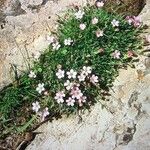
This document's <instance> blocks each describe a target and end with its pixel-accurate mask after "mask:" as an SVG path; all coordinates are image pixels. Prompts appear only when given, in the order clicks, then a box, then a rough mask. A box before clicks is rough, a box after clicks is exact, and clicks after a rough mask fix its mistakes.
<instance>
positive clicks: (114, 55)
mask: <svg viewBox="0 0 150 150" xmlns="http://www.w3.org/2000/svg"><path fill="white" fill-rule="evenodd" d="M120 55H121V54H120V51H118V50H115V52H114V53H113V54H112V56H113V57H114V58H115V59H119V58H120Z"/></svg>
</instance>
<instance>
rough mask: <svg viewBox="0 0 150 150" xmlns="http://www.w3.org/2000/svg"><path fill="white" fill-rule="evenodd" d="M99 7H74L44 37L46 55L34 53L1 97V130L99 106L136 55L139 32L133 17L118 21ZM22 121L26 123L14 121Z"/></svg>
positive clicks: (116, 16) (120, 18)
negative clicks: (30, 60) (29, 67)
mask: <svg viewBox="0 0 150 150" xmlns="http://www.w3.org/2000/svg"><path fill="white" fill-rule="evenodd" d="M101 7H102V4H100V3H98V4H97V5H95V6H87V7H84V8H78V7H77V8H74V9H71V10H69V11H68V12H67V14H65V15H64V16H63V17H61V18H59V20H58V24H59V26H58V31H57V33H52V34H51V35H49V36H48V37H47V40H49V43H50V45H49V47H48V48H47V50H46V51H45V52H43V53H36V54H35V55H34V65H33V67H32V68H31V69H30V70H29V71H28V72H26V73H24V74H23V75H22V76H21V77H20V78H19V79H18V81H17V82H15V83H13V84H12V85H11V86H9V87H7V88H5V89H3V90H2V91H1V92H0V119H1V126H0V127H1V130H3V131H5V129H8V128H9V129H10V128H11V127H12V124H13V125H15V126H20V125H24V124H25V123H26V122H27V121H28V120H29V121H31V118H32V116H33V115H34V116H36V117H35V118H36V119H40V120H41V121H43V120H44V119H45V117H48V116H51V114H63V113H65V114H71V113H76V112H77V111H78V110H80V109H81V110H84V109H89V108H90V106H91V105H93V104H94V103H95V102H97V101H101V100H104V96H105V95H106V94H108V93H109V89H110V88H111V87H112V86H113V81H114V79H115V78H116V76H117V75H118V70H119V68H125V67H126V66H127V65H128V64H130V63H132V61H133V60H134V56H136V55H137V50H138V49H139V48H140V46H141V42H140V40H139V39H138V35H139V33H140V31H141V29H142V28H141V27H142V26H141V21H140V19H139V18H138V17H135V16H119V15H117V14H113V13H108V12H106V11H105V10H103V9H102V8H101ZM24 107H25V108H24ZM21 117H23V118H25V119H22V120H19V121H18V120H17V119H16V118H21ZM33 120H34V119H33V118H32V121H33ZM27 123H28V124H27V125H26V126H25V127H28V125H29V124H30V122H27ZM32 123H33V122H32ZM13 129H15V130H17V131H20V130H21V129H22V128H19V129H18V128H17V127H14V128H13ZM9 131H10V130H9ZM9 131H8V132H9ZM21 131H22V130H21ZM8 132H6V133H8Z"/></svg>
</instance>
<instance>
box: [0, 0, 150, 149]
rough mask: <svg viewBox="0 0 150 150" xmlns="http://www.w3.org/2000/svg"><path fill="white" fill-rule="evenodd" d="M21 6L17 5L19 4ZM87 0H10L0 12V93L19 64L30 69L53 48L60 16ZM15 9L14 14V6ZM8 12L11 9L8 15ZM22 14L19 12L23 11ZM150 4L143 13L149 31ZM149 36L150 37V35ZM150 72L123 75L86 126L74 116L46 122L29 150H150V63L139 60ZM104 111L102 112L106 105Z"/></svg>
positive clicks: (2, 4)
mask: <svg viewBox="0 0 150 150" xmlns="http://www.w3.org/2000/svg"><path fill="white" fill-rule="evenodd" d="M16 2H17V3H16ZM85 2H86V0H74V1H73V0H60V1H58V2H57V1H55V2H53V1H51V0H43V1H42V0H28V1H27V0H18V1H17V0H16V1H15V0H12V1H10V0H5V1H1V2H0V7H1V8H2V9H1V10H0V14H1V12H4V11H3V10H5V13H4V14H3V18H5V22H2V23H0V26H1V29H0V88H2V87H3V86H4V85H7V84H9V83H10V82H12V80H13V78H14V77H13V69H12V67H11V65H10V64H14V65H16V66H17V68H18V69H20V70H22V69H24V68H28V63H29V61H30V60H32V59H33V58H32V54H35V53H37V52H42V51H43V50H44V49H45V48H47V46H48V41H47V39H46V36H47V34H48V33H49V32H51V31H52V30H56V19H57V18H56V14H60V13H61V12H62V11H64V10H65V9H66V8H67V7H68V6H69V5H71V4H72V3H77V4H80V5H85ZM14 3H15V4H16V5H15V6H16V8H15V9H14V7H12V6H13V4H14ZM6 6H7V9H5V8H6ZM18 8H19V9H18ZM149 13H150V0H147V5H146V6H145V8H144V10H143V11H142V13H141V17H142V20H143V22H144V23H146V24H147V25H149V26H150V15H149ZM147 32H150V31H149V29H148V30H147ZM146 34H147V33H146ZM139 58H140V61H141V62H140V63H142V64H144V65H145V66H146V69H145V68H140V70H139V69H138V65H137V67H136V69H131V68H128V69H127V70H120V75H119V76H118V77H117V79H116V81H115V83H114V87H113V90H112V91H111V94H112V96H111V97H109V99H110V101H106V102H104V101H103V102H101V103H97V104H96V105H95V106H94V107H92V109H91V112H85V113H84V114H83V115H81V116H82V121H79V117H78V116H71V117H69V118H66V117H65V116H63V117H62V119H59V120H54V121H53V122H47V123H45V124H43V125H42V126H40V127H39V128H38V129H37V131H38V132H42V133H41V134H39V135H37V136H36V138H35V140H34V141H33V142H32V143H31V144H30V145H29V146H28V147H27V148H26V149H27V150H70V149H71V150H100V149H102V150H149V149H150V142H149V139H150V109H149V108H150V59H149V58H148V57H146V56H140V57H139ZM102 104H104V105H105V107H104V108H103V109H102V107H101V105H102Z"/></svg>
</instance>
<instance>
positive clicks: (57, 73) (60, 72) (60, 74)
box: [56, 69, 65, 79]
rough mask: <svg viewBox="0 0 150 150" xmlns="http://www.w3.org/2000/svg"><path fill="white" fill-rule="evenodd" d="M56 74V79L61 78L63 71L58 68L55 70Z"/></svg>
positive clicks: (63, 74)
mask: <svg viewBox="0 0 150 150" xmlns="http://www.w3.org/2000/svg"><path fill="white" fill-rule="evenodd" d="M56 76H57V77H58V79H61V78H63V77H64V76H65V71H64V70H61V69H58V72H56Z"/></svg>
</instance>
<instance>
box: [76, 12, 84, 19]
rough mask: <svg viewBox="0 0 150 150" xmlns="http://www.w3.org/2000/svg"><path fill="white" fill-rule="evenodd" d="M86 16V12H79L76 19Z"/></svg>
mask: <svg viewBox="0 0 150 150" xmlns="http://www.w3.org/2000/svg"><path fill="white" fill-rule="evenodd" d="M84 14H85V13H84V11H81V10H79V11H78V12H76V13H75V18H76V19H81V18H82V17H83V15H84Z"/></svg>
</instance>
